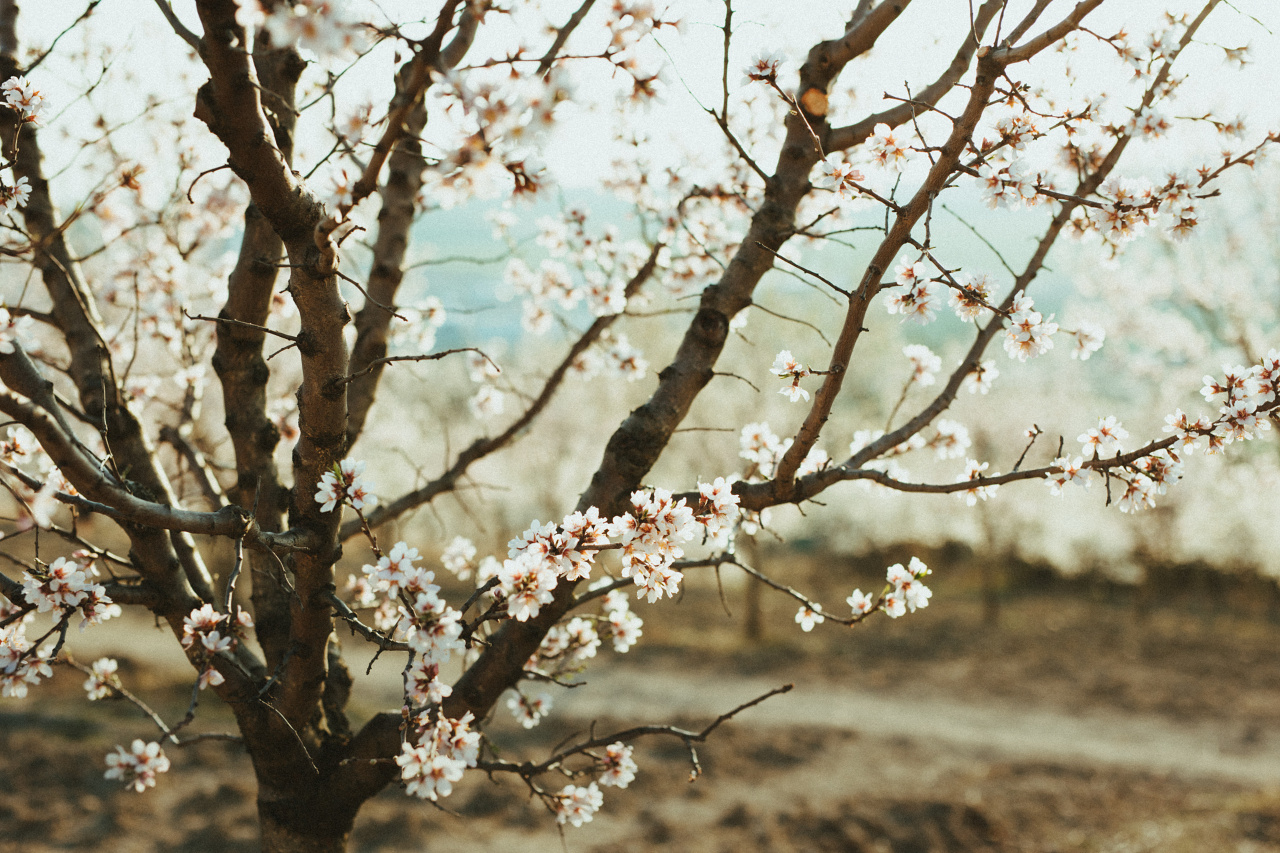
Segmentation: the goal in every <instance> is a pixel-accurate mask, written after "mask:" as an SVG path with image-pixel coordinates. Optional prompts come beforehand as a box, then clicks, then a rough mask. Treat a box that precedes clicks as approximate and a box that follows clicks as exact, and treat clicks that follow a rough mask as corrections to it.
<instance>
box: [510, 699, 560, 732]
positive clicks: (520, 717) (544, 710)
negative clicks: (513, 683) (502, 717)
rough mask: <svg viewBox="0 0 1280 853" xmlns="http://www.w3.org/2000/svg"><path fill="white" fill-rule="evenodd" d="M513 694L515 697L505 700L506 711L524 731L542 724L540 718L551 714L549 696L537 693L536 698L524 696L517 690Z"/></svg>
mask: <svg viewBox="0 0 1280 853" xmlns="http://www.w3.org/2000/svg"><path fill="white" fill-rule="evenodd" d="M513 693H514V694H515V695H513V696H510V697H508V698H507V709H508V710H510V711H511V715H512V716H513V717H515V718H516V721H517V722H518V723H520V725H522V726H524V727H525V728H526V729H531V728H533V727H534V726H536V725H537V724H538V723H540V722H542V718H543V717H545V716H546V715H547V714H549V713H550V712H551V694H549V693H539V694H538V695H537V696H526V695H525V694H523V693H521V692H520V691H519V690H515V691H513Z"/></svg>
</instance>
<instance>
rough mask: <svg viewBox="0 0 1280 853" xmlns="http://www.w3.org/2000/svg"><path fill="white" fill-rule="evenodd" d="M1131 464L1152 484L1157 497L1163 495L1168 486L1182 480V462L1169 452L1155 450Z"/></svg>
mask: <svg viewBox="0 0 1280 853" xmlns="http://www.w3.org/2000/svg"><path fill="white" fill-rule="evenodd" d="M1133 464H1134V467H1135V468H1137V469H1138V470H1139V471H1141V472H1142V473H1143V474H1145V475H1146V476H1147V479H1149V480H1150V481H1151V482H1152V484H1153V485H1154V487H1155V493H1156V494H1158V495H1163V494H1164V493H1165V492H1166V491H1168V487H1169V486H1171V485H1173V484H1174V483H1176V482H1178V481H1179V480H1181V479H1182V471H1183V465H1182V460H1181V459H1179V458H1178V457H1177V456H1176V455H1175V454H1174V453H1172V452H1171V451H1169V450H1157V451H1156V452H1155V453H1152V454H1151V455H1150V456H1144V457H1142V458H1141V459H1139V460H1137V461H1136V462H1134V463H1133Z"/></svg>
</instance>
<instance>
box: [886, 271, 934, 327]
mask: <svg viewBox="0 0 1280 853" xmlns="http://www.w3.org/2000/svg"><path fill="white" fill-rule="evenodd" d="M928 276H929V265H928V263H927V262H926V261H925V260H924V259H923V258H921V259H920V260H918V261H914V262H912V263H906V262H903V263H901V264H898V266H897V268H896V269H895V270H894V278H895V280H896V281H897V284H898V286H899V287H901V288H902V290H901V291H899V292H898V293H895V294H894V295H893V297H891V298H890V299H889V313H890V314H901V315H902V319H903V320H907V319H911V320H915V321H916V322H917V323H928V322H929V321H930V320H932V319H933V315H934V313H935V312H936V311H937V306H936V304H935V303H934V293H933V285H932V283H931V282H930V280H929V278H928Z"/></svg>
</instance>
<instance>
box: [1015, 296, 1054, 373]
mask: <svg viewBox="0 0 1280 853" xmlns="http://www.w3.org/2000/svg"><path fill="white" fill-rule="evenodd" d="M1008 322H1009V326H1008V327H1007V329H1006V330H1005V338H1004V349H1005V352H1007V353H1009V357H1010V358H1016V359H1018V361H1026V360H1027V359H1028V358H1030V357H1034V356H1037V355H1042V354H1044V353H1046V352H1048V351H1049V350H1051V349H1053V334H1054V333H1055V332H1057V331H1058V324H1057V323H1054V322H1053V316H1052V315H1050V317H1049V319H1047V320H1046V319H1045V318H1044V317H1043V316H1041V314H1040V312H1039V311H1037V310H1035V306H1034V304H1033V303H1032V301H1031V297H1029V296H1027V295H1026V294H1025V293H1024V294H1020V295H1019V296H1018V297H1017V298H1016V299H1014V301H1013V309H1012V311H1011V312H1010V314H1009V321H1008Z"/></svg>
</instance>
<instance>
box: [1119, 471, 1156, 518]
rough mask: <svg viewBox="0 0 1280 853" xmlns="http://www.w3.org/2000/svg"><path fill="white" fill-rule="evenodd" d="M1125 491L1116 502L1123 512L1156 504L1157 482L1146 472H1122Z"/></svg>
mask: <svg viewBox="0 0 1280 853" xmlns="http://www.w3.org/2000/svg"><path fill="white" fill-rule="evenodd" d="M1120 480H1121V481H1122V482H1123V483H1124V484H1125V489H1124V493H1123V494H1122V495H1121V496H1120V499H1119V500H1118V501H1117V502H1116V505H1117V506H1118V507H1120V511H1121V512H1137V511H1138V510H1141V509H1150V508H1151V507H1153V506H1155V505H1156V501H1155V496H1156V484H1155V483H1154V482H1153V481H1152V480H1151V479H1150V478H1149V477H1147V476H1146V475H1145V474H1122V475H1120Z"/></svg>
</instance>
